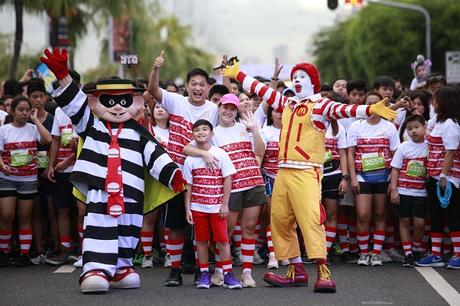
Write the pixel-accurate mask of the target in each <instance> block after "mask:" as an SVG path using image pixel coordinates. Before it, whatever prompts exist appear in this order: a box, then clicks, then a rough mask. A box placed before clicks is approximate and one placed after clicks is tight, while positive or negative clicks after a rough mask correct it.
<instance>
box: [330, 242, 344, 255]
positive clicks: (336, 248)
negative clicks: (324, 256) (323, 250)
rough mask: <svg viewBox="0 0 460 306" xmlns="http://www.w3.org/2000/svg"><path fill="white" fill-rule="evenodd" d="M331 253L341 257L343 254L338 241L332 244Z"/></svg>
mask: <svg viewBox="0 0 460 306" xmlns="http://www.w3.org/2000/svg"><path fill="white" fill-rule="evenodd" d="M331 252H332V254H333V255H335V256H340V255H341V254H342V250H340V245H339V244H338V243H337V241H334V243H333V244H332V247H331Z"/></svg>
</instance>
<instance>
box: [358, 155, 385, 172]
mask: <svg viewBox="0 0 460 306" xmlns="http://www.w3.org/2000/svg"><path fill="white" fill-rule="evenodd" d="M362 161H363V171H364V172H367V171H375V170H380V169H385V157H384V156H383V155H378V153H367V154H363V155H362Z"/></svg>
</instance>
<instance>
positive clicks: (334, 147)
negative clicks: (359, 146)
mask: <svg viewBox="0 0 460 306" xmlns="http://www.w3.org/2000/svg"><path fill="white" fill-rule="evenodd" d="M337 126H338V127H339V130H338V132H337V135H335V136H334V135H333V131H332V124H331V125H329V126H328V128H327V130H326V136H325V141H324V143H325V145H326V150H325V151H324V154H325V156H324V163H325V166H324V169H323V172H324V174H323V175H324V176H330V175H334V174H339V173H342V169H341V168H340V163H339V164H338V168H337V169H329V168H328V167H330V166H327V165H326V163H327V162H329V161H331V160H333V159H334V160H337V161H339V162H340V156H339V149H346V148H347V136H346V133H345V128H344V127H343V126H342V125H341V124H340V123H338V122H337Z"/></svg>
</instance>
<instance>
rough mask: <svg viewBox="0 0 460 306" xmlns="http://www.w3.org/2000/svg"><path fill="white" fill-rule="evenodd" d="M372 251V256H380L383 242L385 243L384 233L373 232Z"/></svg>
mask: <svg viewBox="0 0 460 306" xmlns="http://www.w3.org/2000/svg"><path fill="white" fill-rule="evenodd" d="M373 241H374V249H373V251H372V253H373V254H376V255H380V253H381V252H382V246H383V242H384V241H385V231H374V235H373Z"/></svg>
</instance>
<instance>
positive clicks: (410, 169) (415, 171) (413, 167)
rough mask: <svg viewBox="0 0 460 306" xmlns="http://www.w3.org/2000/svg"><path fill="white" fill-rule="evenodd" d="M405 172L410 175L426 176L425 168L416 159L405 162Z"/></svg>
mask: <svg viewBox="0 0 460 306" xmlns="http://www.w3.org/2000/svg"><path fill="white" fill-rule="evenodd" d="M406 174H407V175H408V176H412V177H424V176H426V168H425V166H424V165H423V163H422V162H420V161H417V160H411V161H410V162H409V163H408V164H407V171H406Z"/></svg>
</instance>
